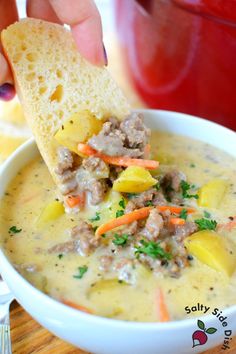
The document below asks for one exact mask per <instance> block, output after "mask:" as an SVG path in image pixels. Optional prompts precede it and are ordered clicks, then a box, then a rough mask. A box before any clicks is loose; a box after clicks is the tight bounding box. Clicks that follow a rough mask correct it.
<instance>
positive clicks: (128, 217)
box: [95, 207, 152, 236]
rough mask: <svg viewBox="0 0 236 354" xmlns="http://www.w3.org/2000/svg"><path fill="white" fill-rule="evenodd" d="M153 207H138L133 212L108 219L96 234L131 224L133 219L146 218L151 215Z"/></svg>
mask: <svg viewBox="0 0 236 354" xmlns="http://www.w3.org/2000/svg"><path fill="white" fill-rule="evenodd" d="M151 209H152V208H151V207H144V208H141V209H137V210H134V211H132V212H131V213H128V214H125V215H122V216H120V217H118V218H116V219H112V220H110V221H108V222H107V223H106V224H103V225H101V226H99V227H98V228H97V230H96V232H95V235H96V236H101V235H103V234H105V233H106V232H108V231H110V230H112V229H115V228H116V227H119V226H122V225H126V224H130V223H131V222H133V221H136V220H140V219H144V218H146V217H147V216H148V215H149V212H150V210H151Z"/></svg>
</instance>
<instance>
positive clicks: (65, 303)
mask: <svg viewBox="0 0 236 354" xmlns="http://www.w3.org/2000/svg"><path fill="white" fill-rule="evenodd" d="M61 302H62V303H63V304H64V305H67V306H70V307H73V308H74V309H76V310H80V311H83V312H86V313H91V314H92V313H93V311H92V310H90V309H88V308H87V307H85V306H82V305H79V304H75V303H74V302H72V301H70V300H65V299H62V300H61Z"/></svg>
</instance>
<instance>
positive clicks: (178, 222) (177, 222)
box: [170, 218, 185, 225]
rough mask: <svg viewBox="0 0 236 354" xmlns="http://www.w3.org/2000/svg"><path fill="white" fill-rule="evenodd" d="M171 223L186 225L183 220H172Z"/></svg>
mask: <svg viewBox="0 0 236 354" xmlns="http://www.w3.org/2000/svg"><path fill="white" fill-rule="evenodd" d="M170 223H171V224H172V225H184V224H185V220H184V219H181V218H170Z"/></svg>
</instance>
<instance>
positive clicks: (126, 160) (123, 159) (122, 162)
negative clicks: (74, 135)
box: [77, 143, 159, 170]
mask: <svg viewBox="0 0 236 354" xmlns="http://www.w3.org/2000/svg"><path fill="white" fill-rule="evenodd" d="M77 148H78V152H80V153H81V154H83V155H86V156H96V157H99V158H100V159H102V160H103V161H104V162H106V163H108V164H110V165H115V166H124V167H129V166H140V167H144V168H147V169H148V170H155V169H156V168H157V167H158V166H159V162H158V161H154V160H143V159H133V158H131V157H127V156H109V155H105V154H103V153H101V152H99V151H96V150H94V149H93V148H91V146H89V145H88V144H82V143H80V144H78V147H77Z"/></svg>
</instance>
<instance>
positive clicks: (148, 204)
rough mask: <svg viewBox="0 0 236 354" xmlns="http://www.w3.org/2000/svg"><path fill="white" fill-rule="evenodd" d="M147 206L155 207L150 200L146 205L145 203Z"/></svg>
mask: <svg viewBox="0 0 236 354" xmlns="http://www.w3.org/2000/svg"><path fill="white" fill-rule="evenodd" d="M145 206H153V202H152V201H151V200H148V201H147V202H146V203H145Z"/></svg>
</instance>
